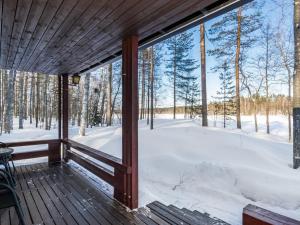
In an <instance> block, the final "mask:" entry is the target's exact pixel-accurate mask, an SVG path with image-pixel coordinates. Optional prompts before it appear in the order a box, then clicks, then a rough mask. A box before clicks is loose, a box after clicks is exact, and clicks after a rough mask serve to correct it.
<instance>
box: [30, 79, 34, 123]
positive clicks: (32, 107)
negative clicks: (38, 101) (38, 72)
mask: <svg viewBox="0 0 300 225" xmlns="http://www.w3.org/2000/svg"><path fill="white" fill-rule="evenodd" d="M34 102H35V78H34V74H31V81H30V102H29V118H30V119H29V120H30V124H32V118H33V114H34V108H35V105H34Z"/></svg>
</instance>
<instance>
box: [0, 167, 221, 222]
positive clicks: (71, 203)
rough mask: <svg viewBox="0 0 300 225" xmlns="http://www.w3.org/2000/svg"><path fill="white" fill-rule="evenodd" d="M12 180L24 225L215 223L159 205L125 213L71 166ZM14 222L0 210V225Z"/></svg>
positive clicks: (22, 170) (20, 171)
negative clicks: (15, 181) (22, 214)
mask: <svg viewBox="0 0 300 225" xmlns="http://www.w3.org/2000/svg"><path fill="white" fill-rule="evenodd" d="M16 180H17V186H16V191H17V194H18V196H19V198H20V200H21V207H22V210H23V212H24V219H25V222H26V224H28V225H31V224H35V225H37V224H46V225H98V224H101V225H128V224H138V225H157V224H161V225H168V224H180V225H182V224H201V225H202V224H203V225H205V224H215V223H206V222H204V221H206V219H203V220H202V219H200V220H199V217H198V218H197V217H194V216H193V212H191V211H189V212H184V211H182V210H181V209H178V208H176V207H174V206H165V205H163V204H161V203H159V202H153V203H151V204H149V205H148V208H140V209H139V210H137V211H129V210H128V209H127V208H125V207H124V206H123V205H122V204H120V203H119V202H117V201H116V200H115V199H114V198H113V197H112V196H111V195H110V194H109V193H106V192H104V191H102V190H101V186H100V185H99V183H98V182H99V181H96V180H95V179H93V178H91V177H90V176H86V174H84V172H83V171H82V170H81V169H78V167H75V166H74V165H72V164H65V163H62V164H58V165H56V166H48V164H47V163H39V164H32V165H23V166H18V167H17V168H16ZM203 216H204V218H205V216H206V215H205V214H203ZM206 217H208V216H206ZM212 222H214V220H212ZM18 223H19V220H18V217H17V215H16V212H15V209H14V208H9V209H3V210H0V225H15V224H16V225H17V224H18ZM220 224H223V223H220ZM224 224H225V223H224Z"/></svg>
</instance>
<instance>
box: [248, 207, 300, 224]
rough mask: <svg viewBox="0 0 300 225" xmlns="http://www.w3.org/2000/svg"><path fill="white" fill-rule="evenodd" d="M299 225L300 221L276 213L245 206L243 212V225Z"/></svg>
mask: <svg viewBox="0 0 300 225" xmlns="http://www.w3.org/2000/svg"><path fill="white" fill-rule="evenodd" d="M296 224H297V225H300V221H297V220H294V219H291V218H289V217H286V216H282V215H280V214H278V213H274V212H271V211H269V210H266V209H263V208H260V207H258V206H255V205H250V204H249V205H247V206H246V207H245V208H244V210H243V225H296Z"/></svg>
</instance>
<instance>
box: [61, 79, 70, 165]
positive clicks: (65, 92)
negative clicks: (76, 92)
mask: <svg viewBox="0 0 300 225" xmlns="http://www.w3.org/2000/svg"><path fill="white" fill-rule="evenodd" d="M68 117H69V80H68V75H67V74H64V75H62V139H68V138H69V118H68ZM67 149H68V146H66V145H65V144H63V158H64V160H65V161H68V158H67V154H66V150H67Z"/></svg>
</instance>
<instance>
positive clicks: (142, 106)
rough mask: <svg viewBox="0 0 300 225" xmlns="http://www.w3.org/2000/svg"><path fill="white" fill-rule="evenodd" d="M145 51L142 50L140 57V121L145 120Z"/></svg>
mask: <svg viewBox="0 0 300 225" xmlns="http://www.w3.org/2000/svg"><path fill="white" fill-rule="evenodd" d="M145 61H146V50H143V55H142V97H141V114H140V120H141V119H144V118H145V89H146V65H145Z"/></svg>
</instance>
